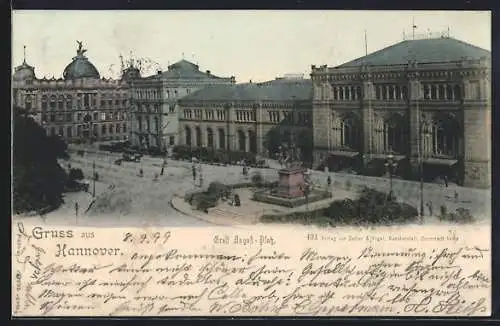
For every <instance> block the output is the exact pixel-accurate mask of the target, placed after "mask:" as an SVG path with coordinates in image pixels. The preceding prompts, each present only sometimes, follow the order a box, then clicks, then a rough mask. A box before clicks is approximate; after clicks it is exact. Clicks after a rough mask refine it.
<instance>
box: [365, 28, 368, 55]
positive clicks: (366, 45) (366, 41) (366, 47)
mask: <svg viewBox="0 0 500 326" xmlns="http://www.w3.org/2000/svg"><path fill="white" fill-rule="evenodd" d="M366 55H368V39H367V36H366V29H365V56H366Z"/></svg>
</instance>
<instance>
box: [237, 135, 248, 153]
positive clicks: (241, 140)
mask: <svg viewBox="0 0 500 326" xmlns="http://www.w3.org/2000/svg"><path fill="white" fill-rule="evenodd" d="M246 142H247V139H246V136H245V133H244V132H243V130H238V149H239V150H240V151H242V152H246Z"/></svg>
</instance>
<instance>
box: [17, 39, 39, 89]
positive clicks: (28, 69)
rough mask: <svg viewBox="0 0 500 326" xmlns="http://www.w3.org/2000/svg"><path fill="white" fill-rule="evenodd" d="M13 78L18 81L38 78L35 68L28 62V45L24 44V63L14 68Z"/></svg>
mask: <svg viewBox="0 0 500 326" xmlns="http://www.w3.org/2000/svg"><path fill="white" fill-rule="evenodd" d="M12 79H13V80H14V81H16V82H20V81H25V80H33V79H36V76H35V68H34V67H32V66H30V65H28V64H27V63H26V46H24V59H23V63H22V65H20V66H17V67H16V68H15V69H14V75H13V76H12Z"/></svg>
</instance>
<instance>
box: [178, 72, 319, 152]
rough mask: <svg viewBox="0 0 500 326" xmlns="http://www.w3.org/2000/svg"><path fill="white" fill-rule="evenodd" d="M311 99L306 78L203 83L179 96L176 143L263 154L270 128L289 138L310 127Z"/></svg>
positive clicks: (309, 82)
mask: <svg viewBox="0 0 500 326" xmlns="http://www.w3.org/2000/svg"><path fill="white" fill-rule="evenodd" d="M311 100H312V85H311V81H310V80H306V79H277V80H274V81H269V82H264V83H248V84H238V85H224V86H213V87H206V88H204V89H202V90H200V91H198V92H195V93H193V94H191V95H188V96H186V97H184V98H182V99H181V100H179V104H178V106H179V111H180V118H179V120H180V125H179V133H180V144H182V145H187V146H190V147H206V148H213V149H225V150H232V151H241V152H251V153H254V154H259V155H265V154H266V148H265V145H264V143H265V140H266V136H267V134H268V133H269V131H270V130H271V129H272V128H273V127H276V126H278V125H282V126H284V127H285V128H283V129H284V132H285V133H287V134H288V136H286V137H288V138H293V137H294V135H295V137H297V136H298V135H299V134H300V131H301V130H302V129H309V130H310V128H311V126H312V112H311V109H312V107H311V103H312V102H311Z"/></svg>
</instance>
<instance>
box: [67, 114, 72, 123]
mask: <svg viewBox="0 0 500 326" xmlns="http://www.w3.org/2000/svg"><path fill="white" fill-rule="evenodd" d="M66 120H67V121H68V122H72V121H73V113H66Z"/></svg>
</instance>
